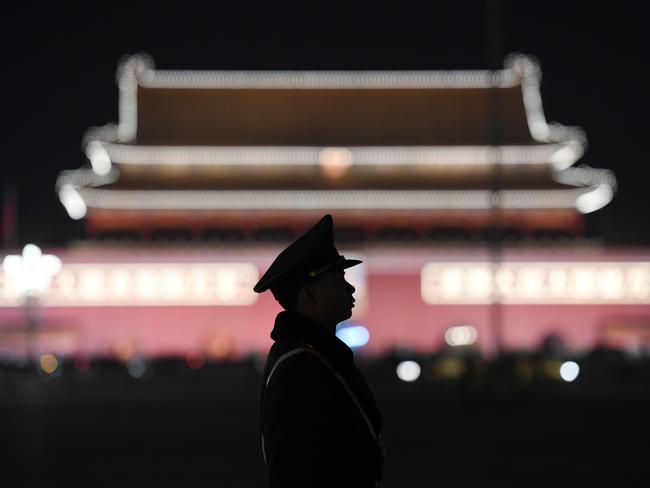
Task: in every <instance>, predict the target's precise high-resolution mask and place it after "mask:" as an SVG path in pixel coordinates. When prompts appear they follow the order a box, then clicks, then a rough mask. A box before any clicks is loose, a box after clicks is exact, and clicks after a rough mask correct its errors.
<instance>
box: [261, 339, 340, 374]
mask: <svg viewBox="0 0 650 488" xmlns="http://www.w3.org/2000/svg"><path fill="white" fill-rule="evenodd" d="M268 362H269V364H268V375H267V379H268V378H269V377H271V378H270V379H274V378H283V379H285V380H288V379H291V378H294V379H298V380H299V379H300V378H304V377H309V378H312V379H313V378H314V377H317V376H319V377H331V376H333V372H332V371H331V368H330V367H329V366H328V364H327V362H326V360H325V358H324V357H323V356H322V355H321V354H320V353H319V352H318V351H317V350H316V349H314V348H313V347H312V346H311V345H310V344H307V343H301V342H293V341H278V342H276V343H275V344H274V345H273V347H272V348H271V351H270V352H269V357H268Z"/></svg>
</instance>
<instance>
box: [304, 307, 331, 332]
mask: <svg viewBox="0 0 650 488" xmlns="http://www.w3.org/2000/svg"><path fill="white" fill-rule="evenodd" d="M296 312H297V313H299V314H301V315H304V316H305V317H308V318H309V319H310V320H311V321H312V322H314V323H315V324H317V325H319V326H321V327H323V328H324V329H326V330H327V331H329V332H330V333H331V334H336V325H337V324H332V323H329V322H326V321H324V320H323V318H322V317H320V316H319V315H318V314H316V313H314V312H312V311H311V310H296Z"/></svg>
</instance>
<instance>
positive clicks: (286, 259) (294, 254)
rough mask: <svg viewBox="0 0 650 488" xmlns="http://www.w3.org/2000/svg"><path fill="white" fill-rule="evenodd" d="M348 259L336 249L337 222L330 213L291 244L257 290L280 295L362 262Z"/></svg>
mask: <svg viewBox="0 0 650 488" xmlns="http://www.w3.org/2000/svg"><path fill="white" fill-rule="evenodd" d="M361 262H362V261H359V260H358V259H346V258H345V256H342V255H340V254H339V252H338V251H337V249H336V247H335V246H334V223H333V221H332V216H331V215H329V214H327V215H325V216H324V217H323V218H322V219H320V220H319V221H318V223H317V224H316V225H314V226H313V227H312V228H311V229H309V230H308V231H307V232H305V233H304V234H303V235H301V236H300V237H299V238H298V239H296V240H295V241H294V242H293V243H291V244H290V245H289V246H288V247H287V248H286V249H285V250H284V251H282V252H281V253H280V254H278V256H277V257H276V258H275V260H274V261H273V263H272V264H271V266H270V267H269V269H267V270H266V273H264V275H263V276H262V277H261V278H260V280H259V281H258V282H257V284H256V285H255V286H254V287H253V290H254V291H256V292H257V293H262V292H263V291H266V290H268V289H270V290H271V291H273V292H274V294H275V292H277V291H278V290H281V289H282V288H283V287H285V286H287V285H288V284H296V283H306V282H307V281H308V280H309V279H311V278H314V277H316V276H318V275H320V274H323V273H325V272H327V271H330V270H332V269H345V268H350V267H351V266H356V265H357V264H359V263H361Z"/></svg>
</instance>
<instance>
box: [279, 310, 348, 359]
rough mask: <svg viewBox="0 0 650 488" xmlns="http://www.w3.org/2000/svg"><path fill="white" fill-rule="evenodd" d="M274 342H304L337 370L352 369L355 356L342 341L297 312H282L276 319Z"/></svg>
mask: <svg viewBox="0 0 650 488" xmlns="http://www.w3.org/2000/svg"><path fill="white" fill-rule="evenodd" d="M271 339H273V340H274V341H283V340H285V341H286V340H288V341H297V342H303V343H305V344H307V345H309V346H311V347H313V348H314V349H316V350H317V351H318V352H319V353H321V354H322V355H323V356H325V358H326V359H327V360H328V361H329V362H330V363H332V364H333V365H334V366H335V367H336V368H337V369H343V370H344V369H346V368H348V367H350V365H351V364H352V362H353V360H354V354H353V353H352V349H350V348H349V347H348V346H347V345H346V344H345V343H344V342H343V341H342V340H341V339H339V338H338V337H336V335H334V334H332V333H331V332H330V331H328V330H327V329H326V328H325V327H323V326H322V325H319V324H317V323H316V322H314V321H313V320H312V319H310V318H309V317H307V316H305V315H302V314H300V313H297V312H291V311H282V312H280V313H279V314H278V315H277V317H276V318H275V325H274V327H273V330H272V331H271Z"/></svg>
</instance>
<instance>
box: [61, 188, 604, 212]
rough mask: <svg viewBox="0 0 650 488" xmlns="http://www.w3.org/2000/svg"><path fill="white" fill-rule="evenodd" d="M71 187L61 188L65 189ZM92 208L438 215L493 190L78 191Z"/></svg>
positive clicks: (554, 194)
mask: <svg viewBox="0 0 650 488" xmlns="http://www.w3.org/2000/svg"><path fill="white" fill-rule="evenodd" d="M67 186H68V185H62V187H61V188H62V189H65V188H67ZM77 191H78V193H79V194H80V195H81V198H82V199H83V201H84V202H85V204H86V205H87V206H88V207H91V208H104V209H118V210H119V209H122V210H125V209H139V210H156V209H161V210H164V209H166V210H290V209H302V210H322V209H336V210H400V209H401V210H408V209H410V210H433V209H472V210H486V209H489V208H492V204H491V198H492V192H491V191H490V190H309V191H307V190H289V191H287V190H283V191H279V190H257V191H250V190H113V189H103V188H89V187H86V188H77ZM592 191H596V190H595V189H592V188H570V189H556V190H502V191H500V195H501V202H502V204H501V207H502V208H504V209H540V208H548V209H566V208H574V207H575V205H576V201H577V199H578V198H579V197H581V196H583V195H586V194H589V193H590V192H592Z"/></svg>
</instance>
